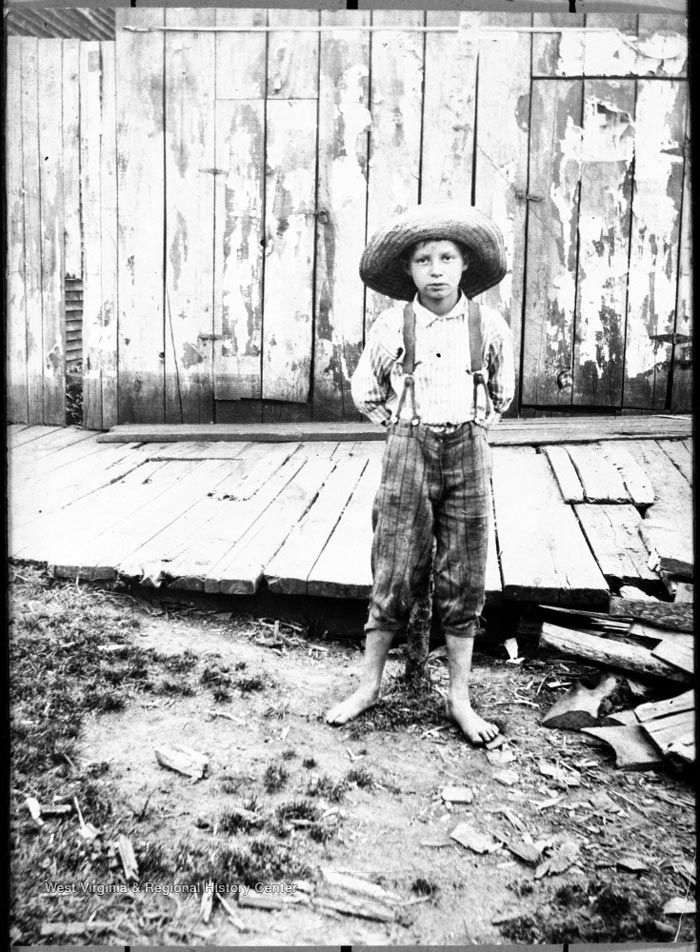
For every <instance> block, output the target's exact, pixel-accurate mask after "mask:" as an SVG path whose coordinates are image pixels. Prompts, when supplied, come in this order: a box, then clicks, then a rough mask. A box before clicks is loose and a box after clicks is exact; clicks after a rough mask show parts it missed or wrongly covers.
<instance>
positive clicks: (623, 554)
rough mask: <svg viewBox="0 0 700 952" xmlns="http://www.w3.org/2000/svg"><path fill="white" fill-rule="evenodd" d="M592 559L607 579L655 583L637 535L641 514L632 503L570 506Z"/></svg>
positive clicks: (615, 581) (643, 548)
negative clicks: (593, 558) (572, 507)
mask: <svg viewBox="0 0 700 952" xmlns="http://www.w3.org/2000/svg"><path fill="white" fill-rule="evenodd" d="M574 510H575V512H576V515H577V516H578V520H579V522H580V523H581V527H582V528H583V532H584V535H585V536H586V539H587V540H588V544H589V545H590V547H591V549H592V550H593V554H594V555H595V559H596V562H597V563H598V565H599V566H600V569H601V571H602V573H603V575H604V576H605V578H606V579H607V580H608V582H609V583H615V584H619V583H625V584H628V583H635V584H637V585H639V584H640V583H656V584H660V580H659V576H658V575H657V574H656V573H655V572H652V571H651V570H650V569H649V567H648V562H649V552H648V551H647V547H646V546H645V545H644V542H643V541H642V537H641V535H640V526H641V521H642V519H641V516H640V515H639V513H638V512H637V510H636V509H635V507H634V506H630V505H626V506H621V505H611V504H606V505H593V504H591V503H583V504H578V505H576V506H574Z"/></svg>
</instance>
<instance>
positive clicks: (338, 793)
mask: <svg viewBox="0 0 700 952" xmlns="http://www.w3.org/2000/svg"><path fill="white" fill-rule="evenodd" d="M347 789H348V782H347V780H345V779H344V778H343V779H341V780H333V778H332V777H329V776H328V775H327V774H321V776H320V777H312V778H311V780H310V781H309V784H308V786H307V788H306V793H307V796H310V797H323V798H324V799H326V800H329V801H330V802H331V803H340V801H341V800H342V799H343V797H344V796H345V793H346V791H347Z"/></svg>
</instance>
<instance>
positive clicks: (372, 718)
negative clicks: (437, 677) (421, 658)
mask: <svg viewBox="0 0 700 952" xmlns="http://www.w3.org/2000/svg"><path fill="white" fill-rule="evenodd" d="M444 723H445V701H444V699H443V698H442V697H441V695H440V694H438V692H437V691H436V690H435V689H434V688H433V686H432V685H431V683H430V682H429V681H427V680H423V679H421V680H420V681H418V682H417V683H416V682H414V681H412V680H411V679H406V678H405V677H404V676H403V675H399V676H397V677H395V678H394V679H393V680H392V681H391V682H390V684H389V688H388V690H387V693H386V695H385V697H384V698H383V699H382V700H381V701H379V703H378V704H375V705H374V707H371V708H369V709H368V710H366V711H363V712H362V714H360V715H359V716H358V717H356V718H355V720H354V721H352V723H351V724H350V725H349V733H348V737H349V738H350V740H358V739H359V738H360V737H363V736H364V735H365V734H368V733H371V732H372V731H399V730H405V729H406V728H407V727H412V726H416V727H420V728H421V729H423V730H425V729H428V728H430V727H437V726H438V725H440V724H444Z"/></svg>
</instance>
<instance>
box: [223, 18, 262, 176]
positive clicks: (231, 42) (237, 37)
mask: <svg viewBox="0 0 700 952" xmlns="http://www.w3.org/2000/svg"><path fill="white" fill-rule="evenodd" d="M215 13H216V26H217V28H218V29H221V28H223V27H234V28H235V30H236V31H238V30H240V28H241V27H244V26H256V27H260V26H267V11H266V10H252V9H236V8H234V7H217V8H216V9H215ZM265 46H266V39H265V34H264V33H247V32H232V33H226V32H221V33H217V34H216V99H217V101H218V100H223V99H264V98H265V75H266V69H265ZM217 128H218V124H217ZM217 168H219V166H218V164H217Z"/></svg>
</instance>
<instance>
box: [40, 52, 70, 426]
mask: <svg viewBox="0 0 700 952" xmlns="http://www.w3.org/2000/svg"><path fill="white" fill-rule="evenodd" d="M62 53H63V50H62V41H61V40H55V39H50V40H44V41H43V42H42V46H41V65H40V68H39V155H40V158H41V161H40V163H39V188H40V196H41V199H40V206H41V304H42V310H41V322H42V342H43V343H42V359H43V368H44V387H43V421H44V423H55V424H57V425H59V426H60V425H61V424H63V423H65V421H66V411H65V392H66V373H65V354H64V349H63V314H64V300H63V276H64V274H65V264H64V254H63V233H64V225H63V127H62V108H63V61H62Z"/></svg>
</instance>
